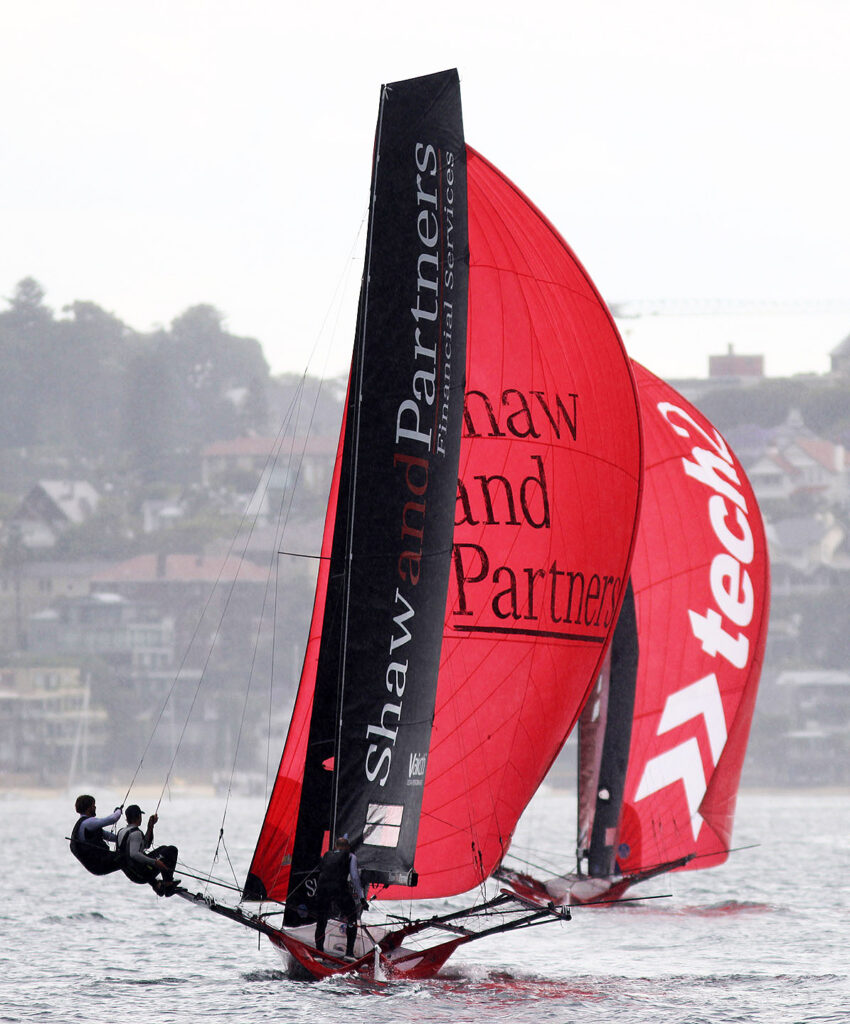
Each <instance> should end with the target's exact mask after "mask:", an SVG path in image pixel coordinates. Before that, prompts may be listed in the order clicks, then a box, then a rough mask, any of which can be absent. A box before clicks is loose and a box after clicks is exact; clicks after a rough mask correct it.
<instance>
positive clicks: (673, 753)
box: [635, 672, 726, 841]
mask: <svg viewBox="0 0 850 1024" xmlns="http://www.w3.org/2000/svg"><path fill="white" fill-rule="evenodd" d="M700 717H701V718H703V719H704V720H705V731H706V733H707V734H708V745H709V749H710V750H711V762H712V766H714V765H716V764H717V762H718V760H719V758H720V755H721V753H722V752H723V748H724V746H725V745H726V718H725V715H724V713H723V701H722V700H721V698H720V687H719V686H718V685H717V677H716V676H715V675H714V673H713V672H712V673H711V675H707V676H704V677H703V678H702V679H698V680H697V681H696V682H695V683H691V684H690V686H686V687H685V688H684V689H683V690H677V691H676V693H671V694H670V696H669V697H668V698H667V701H666V703H665V705H664V711H663V713H662V715H661V721H660V722H659V723H658V732H657V735H658V736H662V735H663V734H664V733H665V732H669V731H670V730H671V729H675V728H676V727H677V726H679V725H684V723H685V722H689V721H691V720H692V719H697V718H700ZM674 782H681V783H682V785H683V786H684V787H685V799H686V800H687V803H688V812H689V814H690V816H691V828H692V829H693V833H694V841H696V840H697V839H698V838H699V833H700V829H701V828H702V818H701V817H700V815H699V813H698V811H699V806H700V803H702V798H703V797H704V796H705V790H706V786H707V783H706V779H705V770H704V769H703V766H702V756H701V754H700V749H699V743H698V742H697V739H696V736H691V737H690V738H689V739H687V740H684V741H683V742H682V743H680V744H678V745H677V746H675V747H672V748H671V749H670V750H667V751H665V752H664V753H663V754H659V755H658V756H657V757H653V758H651V759H650V760H649V761H647V762H646V766H645V767H644V770H643V775H642V776H641V780H640V783H639V784H638V788H637V792H636V793H635V801H638V800H643V799H644V797H647V796H650V795H651V794H652V793H657V792H658V791H659V790H661V789H664V788H665V787H667V786H670V785H672V784H673V783H674Z"/></svg>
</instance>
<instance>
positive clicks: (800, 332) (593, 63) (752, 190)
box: [0, 0, 850, 377]
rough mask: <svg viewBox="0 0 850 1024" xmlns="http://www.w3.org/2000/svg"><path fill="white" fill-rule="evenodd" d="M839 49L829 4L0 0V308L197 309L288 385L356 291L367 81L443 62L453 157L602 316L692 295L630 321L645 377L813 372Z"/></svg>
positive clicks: (835, 5)
mask: <svg viewBox="0 0 850 1024" xmlns="http://www.w3.org/2000/svg"><path fill="white" fill-rule="evenodd" d="M848 53H850V3H848V2H847V0H805V2H804V0H799V2H794V0H734V2H730V0H714V2H712V3H691V2H687V0H644V2H641V3H635V2H634V0H583V2H582V3H576V2H574V0H558V2H555V0H553V2H549V3H543V2H539V0H520V2H515V3H511V4H506V3H500V2H498V0H488V2H482V0H469V2H465V3H464V2H462V0H456V2H454V3H446V2H443V0H432V2H428V0H423V2H421V3H416V4H414V3H403V2H399V0H391V2H382V0H361V2H359V3H350V2H348V3H342V2H339V0H331V2H329V3H315V4H297V5H296V4H289V3H282V2H271V0H232V2H230V0H228V2H223V0H147V2H145V3H144V4H142V3H132V2H129V0H124V2H118V3H116V2H115V0H26V2H19V3H15V4H12V3H6V4H4V5H3V11H2V13H1V14H0V96H2V97H3V99H2V118H1V119H0V171H1V172H2V195H3V213H2V228H0V239H2V241H0V295H2V296H5V297H8V296H9V295H10V294H11V293H12V291H13V289H14V286H15V284H16V283H17V282H18V281H19V280H20V279H21V278H22V277H24V276H34V277H35V278H37V279H38V280H39V281H40V282H41V284H42V286H43V287H44V288H45V290H46V292H47V302H48V304H49V305H51V306H52V307H53V308H54V309H56V310H59V309H61V308H62V306H63V305H65V304H67V303H69V302H71V301H73V300H75V299H89V300H92V301H94V302H97V303H98V304H100V305H101V306H103V307H105V308H106V309H108V310H110V311H111V312H113V313H115V314H116V315H118V316H120V317H121V318H122V319H123V320H125V321H126V322H127V323H129V324H130V325H131V326H132V327H134V328H136V329H138V330H146V329H149V328H150V327H152V326H154V325H156V324H167V323H169V322H170V321H171V320H172V319H173V318H174V317H175V316H177V315H178V314H179V313H181V312H182V311H183V310H184V309H186V308H187V307H188V306H190V305H194V304H196V303H199V302H208V303H211V304H212V305H214V306H216V307H217V308H218V309H220V310H221V311H222V313H223V314H224V315H225V317H226V320H227V324H228V327H229V329H230V330H232V331H233V332H234V333H236V334H242V335H250V336H253V337H256V338H258V339H259V340H260V341H261V342H262V344H263V348H264V350H265V352H266V356H267V358H268V360H269V362H270V364H271V365H272V368H273V369H274V370H275V371H280V370H296V371H300V370H302V369H304V367H305V365H306V362H307V358H308V353H309V352H310V350H311V348H312V347H313V346H314V345H315V343H316V342H317V339H318V338H319V336H320V333H321V330H322V324H323V322H326V318H327V317H328V316H330V318H331V320H333V318H334V317H335V316H336V315H337V314H336V313H335V312H330V314H329V310H331V303H332V298H333V295H334V293H335V291H336V290H337V288H338V286H339V284H340V281H341V280H342V279H344V278H346V277H347V278H348V279H350V280H351V281H353V282H355V284H356V280H357V277H358V276H359V271H360V253H359V250H358V248H357V244H358V243H357V239H358V234H359V233H360V234H361V239H362V233H361V230H360V229H361V225H362V222H363V218H364V216H365V212H366V205H367V200H368V189H369V174H370V161H371V149H372V137H373V132H374V125H375V118H376V114H377V102H378V95H379V87H380V84H381V83H382V82H385V81H394V80H396V79H401V78H408V77H411V76H414V75H418V74H425V73H428V72H431V71H437V70H441V69H443V68H446V67H457V68H458V69H459V71H460V75H461V82H462V91H463V104H464V122H465V128H466V135H467V139H468V141H469V142H470V143H471V144H472V145H474V146H475V147H476V148H477V149H479V150H480V151H481V152H483V153H484V154H485V155H486V156H487V157H488V158H489V159H491V160H492V161H493V162H494V163H496V164H497V165H498V166H499V167H500V168H501V169H502V170H503V171H504V172H505V173H506V174H507V175H508V176H509V177H511V178H512V179H513V180H514V181H515V182H516V184H517V185H518V186H519V187H520V188H522V189H523V190H524V191H525V192H526V193H527V195H529V197H530V198H531V199H532V200H533V201H534V202H535V203H537V205H538V206H540V208H541V209H542V210H543V212H544V213H545V214H546V215H547V216H548V217H549V219H550V220H551V221H552V222H553V223H554V224H555V225H556V227H558V229H559V230H560V231H561V233H562V234H563V235H564V237H565V238H566V239H567V241H568V242H569V243H570V244H571V245H572V247H573V248H574V249H575V251H576V253H577V254H578V256H579V258H580V259H581V260H582V262H583V263H584V265H585V266H586V268H587V270H588V271H589V273H590V275H591V276H592V277H593V279H594V281H595V282H596V284H597V286H598V287H599V289H600V291H601V292H602V294H603V296H604V297H605V298H606V299H607V300H608V301H609V302H611V303H619V302H623V301H626V300H653V301H655V300H659V301H660V300H664V301H666V302H668V303H669V302H671V301H674V300H691V299H700V300H705V301H704V303H703V304H702V305H701V306H700V307H698V311H699V312H700V313H701V314H703V315H699V316H696V315H687V316H684V315H682V316H677V317H647V316H644V317H641V318H639V319H637V320H629V321H623V322H622V326H623V327H624V331H625V336H626V340H627V344H628V346H629V347H630V350H631V351H632V354H633V355H635V356H636V358H638V359H640V360H641V361H643V362H644V363H646V365H648V366H649V367H650V368H651V369H653V370H654V371H655V372H657V373H660V374H662V375H664V376H668V377H669V376H683V375H688V374H694V375H697V374H700V375H702V374H704V372H705V369H706V365H707V361H706V357H707V354H708V353H709V352H718V351H723V350H725V348H726V345H727V344H728V343H733V344H735V347H736V349H737V350H738V351H742V352H750V351H761V352H764V354H765V356H766V364H767V369H768V372H769V373H772V374H784V373H790V372H794V371H806V370H815V371H821V370H825V369H826V368H827V365H828V360H827V353H828V352H829V350H830V349H831V348H833V347H834V346H835V345H836V344H837V343H838V342H839V341H840V340H841V339H842V338H843V337H844V336H845V335H847V334H848V333H850V196H848V193H850V186H848V167H850V132H848V130H847V123H848V114H847V107H848V99H850V88H848V86H850V59H848ZM361 244H362V240H361ZM355 291H356V287H355V286H353V285H351V286H349V290H348V294H349V295H350V294H353V293H354V292H355ZM735 301H742V302H743V303H744V304H745V308H747V310H748V311H747V315H746V316H742V317H738V318H737V319H734V320H732V321H730V320H729V318H728V317H726V316H720V315H718V313H719V312H726V311H728V308H729V304H730V303H733V302H735ZM345 302H346V303H347V305H345V306H344V307H343V309H342V313H341V314H340V319H339V324H340V326H339V332H338V333H339V334H340V335H341V336H342V338H343V339H344V342H343V344H342V349H343V350H344V349H345V348H346V347H347V346H348V345H349V344H350V336H351V332H352V329H353V328H352V324H351V323H350V322H349V320H350V317H349V312H350V308H351V302H352V300H351V298H350V297H349V298H348V299H346V300H345ZM751 303H752V304H762V303H765V304H767V305H766V306H764V307H761V306H758V307H757V308H766V309H768V310H770V311H771V315H770V316H767V317H765V316H761V315H758V314H754V313H752V311H750V310H749V304H751ZM771 304H772V305H771ZM672 308H674V309H676V308H677V307H675V306H674V307H672ZM683 310H684V312H689V311H690V313H693V307H690V306H687V305H685V306H684V307H681V308H679V312H680V313H681V312H682V311H683ZM322 358H324V357H322ZM327 358H328V360H329V362H328V363H327V365H328V367H329V368H330V369H331V370H335V371H338V370H341V369H343V368H344V367H345V365H346V360H347V357H346V356H345V355H343V354H342V351H335V352H334V353H332V354H331V355H330V356H328V357H327ZM312 369H313V370H316V371H319V370H321V366H317V365H316V363H315V361H314V363H313V366H312Z"/></svg>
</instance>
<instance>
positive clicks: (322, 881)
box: [316, 836, 369, 957]
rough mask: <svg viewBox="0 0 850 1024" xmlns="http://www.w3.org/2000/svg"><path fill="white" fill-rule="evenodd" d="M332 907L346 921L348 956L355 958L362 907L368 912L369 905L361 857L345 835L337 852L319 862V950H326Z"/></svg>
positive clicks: (317, 918)
mask: <svg viewBox="0 0 850 1024" xmlns="http://www.w3.org/2000/svg"><path fill="white" fill-rule="evenodd" d="M349 880H350V881H351V885H349ZM352 890H353V892H352ZM355 897H356V898H357V903H356V904H355V901H354V899H355ZM332 906H336V908H337V910H338V911H339V914H340V916H341V918H342V920H343V921H345V955H346V956H347V957H353V956H354V940H355V939H356V938H357V918H358V908H359V909H362V910H367V909H368V907H369V904H368V903H367V902H366V900H365V899H364V898H363V886H362V885H361V884H360V872H359V870H358V868H357V857H356V856H355V855H354V854H353V853H352V852H351V844H350V843H349V841H348V839H347V838H346V837H345V836H340V837H339V839H337V841H336V842H335V843H334V849H333V850H328V852H327V853H326V854H325V855H324V856H323V857H322V859H321V861H320V862H319V882H318V886H317V888H316V949H318V950H323V949H324V948H325V929H326V927H327V923H328V918H329V917H330V916H331V907H332Z"/></svg>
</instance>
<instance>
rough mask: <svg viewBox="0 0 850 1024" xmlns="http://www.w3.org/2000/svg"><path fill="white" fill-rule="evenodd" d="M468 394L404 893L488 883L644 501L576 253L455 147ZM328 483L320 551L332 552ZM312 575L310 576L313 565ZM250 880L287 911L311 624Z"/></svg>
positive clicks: (568, 702)
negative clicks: (436, 672) (435, 677)
mask: <svg viewBox="0 0 850 1024" xmlns="http://www.w3.org/2000/svg"><path fill="white" fill-rule="evenodd" d="M467 160H468V163H467V176H468V204H469V250H470V258H469V259H470V267H469V314H468V332H467V364H466V374H467V378H466V379H467V387H466V391H467V397H466V409H465V416H464V429H463V438H462V442H461V464H460V472H459V475H460V480H459V485H458V505H457V517H456V525H455V536H454V550H453V553H452V566H453V567H452V571H451V574H450V582H449V595H448V602H447V610H446V627H445V633H444V639H443V651H442V659H441V666H440V677H439V683H438V690H437V703H436V709H435V717H434V723H433V728H432V733H431V747H430V752H429V753H428V761H427V769H426V775H425V787H424V794H423V804H422V814H421V817H420V823H419V835H418V841H417V850H416V865H415V866H416V870H417V872H418V874H419V883H418V885H417V886H416V887H415V888H410V889H408V888H403V887H400V886H391V887H390V888H389V889H387V890H386V892H385V895H386V896H387V897H388V898H402V897H414V898H428V897H433V896H445V895H451V894H455V893H460V892H465V891H467V890H469V889H472V888H474V887H475V886H476V885H478V884H479V883H481V882H483V881H484V879H486V878H487V877H488V875H489V874H490V872H491V871H492V870H493V868H494V867H495V865H496V864H497V863H498V861H499V860H500V859H501V857H502V856H503V854H504V853H505V851H506V850H507V847H508V845H509V843H510V839H511V835H512V833H513V829H514V827H515V825H516V822H517V820H518V818H519V816H520V814H521V813H522V811H523V809H524V808H525V806H526V805H527V803H528V801H529V800H530V799H531V797H532V796H533V794H534V792H535V791H536V789H537V788H538V786H539V785H540V783H541V781H542V779H543V777H544V776H545V774H546V772H547V770H548V768H549V767H550V765H551V763H552V761H553V760H554V758H555V756H556V755H557V753H558V751H559V749H560V747H561V745H562V744H563V742H564V740H565V738H566V736H567V735H568V733H569V731H570V730H571V728H572V727H573V725H574V723H575V720H576V718H577V716H578V713H579V710H580V708H581V706H582V704H583V702H584V699H585V696H586V694H587V691H588V689H589V687H590V686H591V684H592V682H593V680H594V678H595V675H596V672H597V670H598V668H599V665H600V663H601V660H602V658H603V656H604V653H605V649H606V645H607V643H608V640H609V638H610V635H611V632H612V629H613V626H614V623H615V622H616V619H617V614H618V611H619V608H620V603H621V600H622V596H623V592H624V586H625V581H626V580H627V578H628V574H629V564H630V560H631V555H632V549H633V546H634V538H635V531H636V520H637V513H638V506H639V501H640V491H641V466H642V451H641V432H640V421H639V414H638V408H637V394H636V389H635V385H634V381H633V378H632V373H631V368H630V365H629V361H628V358H627V356H626V354H625V351H624V349H623V346H622V342H621V340H620V337H619V334H618V332H617V329H616V327H615V325H614V322H613V320H612V318H611V316H610V314H609V312H608V310H607V308H606V307H605V304H604V303H603V301H602V300H601V298H600V296H599V294H598V293H597V291H596V289H595V287H594V285H593V284H592V282H591V281H590V279H589V277H588V276H587V274H586V272H585V271H584V269H583V267H582V266H581V264H580V263H579V262H578V260H577V259H576V257H575V255H574V254H573V252H572V251H571V249H570V248H569V246H568V245H567V244H566V243H565V242H564V240H563V239H562V238H561V236H560V235H559V234H558V233H557V231H555V229H554V228H553V227H552V226H551V224H550V223H549V222H548V221H547V220H546V218H545V217H544V216H543V215H542V214H541V213H540V212H539V211H538V210H537V209H536V207H535V206H534V205H533V204H532V203H531V202H529V200H528V199H527V198H526V197H525V196H524V195H523V194H522V193H521V192H520V191H519V190H518V189H517V188H516V187H515V186H514V185H513V184H512V183H511V182H510V181H508V179H507V178H505V177H504V176H503V175H502V174H501V173H500V172H499V171H498V170H497V169H496V168H495V167H493V166H492V165H491V164H490V163H488V162H487V161H486V160H485V159H484V158H483V157H481V156H480V155H479V154H477V153H476V152H475V151H474V150H471V149H469V148H467ZM336 491H337V480H336V478H335V481H334V486H333V490H332V494H331V507H330V508H329V513H328V520H327V522H328V526H326V531H325V538H324V545H323V554H325V555H327V554H328V553H329V549H330V542H331V538H330V531H331V527H332V523H333V517H334V506H335V502H336ZM326 565H327V562H326V561H323V562H322V566H323V567H324V566H326ZM326 583H327V579H326V572H325V570H324V568H323V571H322V573H320V577H319V591H318V594H317V599H316V608H315V610H314V615H313V623H312V627H311V633H310V642H309V647H308V651H307V657H306V661H305V667H304V672H303V675H302V679H301V685H300V689H299V695H298V699H297V703H296V707H295V711H294V714H293V719H292V724H291V727H290V731H289V735H288V738H287V742H286V748H285V750H284V754H283V759H282V762H281V766H280V770H279V774H278V779H277V783H276V785H275V789H274V793H273V796H272V801H271V803H270V805H269V809H268V813H267V816H266V821H265V823H264V826H263V830H262V832H261V835H260V839H259V842H258V846H257V850H256V852H255V854H254V860H253V863H252V865H251V873H252V874H255V875H257V876H258V877H260V878H262V879H263V881H264V884H265V887H266V890H267V892H268V897H269V898H270V899H278V900H280V899H283V898H284V896H285V894H286V889H287V882H288V865H289V862H290V858H291V854H292V846H293V833H294V830H295V822H296V817H297V811H298V803H299V798H300V774H301V770H302V766H303V763H304V756H305V749H306V742H307V731H308V728H309V718H310V709H311V701H312V692H313V685H314V681H315V671H316V660H317V652H318V646H319V640H320V637H319V631H320V629H321V623H322V616H323V610H324V587H325V586H326Z"/></svg>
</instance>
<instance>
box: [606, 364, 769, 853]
mask: <svg viewBox="0 0 850 1024" xmlns="http://www.w3.org/2000/svg"><path fill="white" fill-rule="evenodd" d="M633 366H634V371H635V377H636V380H637V384H638V390H639V392H640V401H641V411H642V419H643V429H644V446H645V447H644V451H645V462H644V494H643V503H642V508H641V518H640V529H639V531H638V541H637V546H636V548H635V556H634V561H633V563H632V584H633V586H634V592H635V601H636V609H637V632H638V638H639V646H640V655H639V662H638V677H637V693H636V698H635V712H634V725H633V730H632V738H631V755H630V759H629V769H628V775H627V778H626V790H625V802H624V806H623V814H622V819H621V825H620V833H619V851H618V858H617V859H618V864H619V867H620V870H621V871H622V872H624V873H630V872H632V871H637V870H639V869H642V868H647V867H651V866H653V865H656V864H660V863H663V862H666V861H670V860H674V859H676V858H678V857H681V856H687V855H688V854H692V853H693V854H695V858H694V859H693V860H692V861H691V862H690V863H689V864H688V867H689V868H702V867H708V866H710V865H712V864H717V863H720V862H721V861H723V860H725V859H726V856H727V853H726V851H728V849H729V844H730V841H731V835H732V820H733V816H734V812H735V801H736V797H737V792H738V782H739V780H740V776H741V769H742V766H743V761H744V755H745V752H746V745H747V739H748V736H749V730H750V721H751V719H752V715H753V709H754V707H755V700H756V690H757V687H758V681H759V675H760V673H761V665H762V659H763V656H764V645H765V640H766V637H767V621H768V611H769V605H770V570H769V563H768V554H767V544H766V540H765V534H764V526H763V524H762V520H761V515H760V513H759V509H758V504H757V503H756V498H755V495H754V494H753V490H752V488H751V486H750V484H749V481H748V480H747V478H746V475H745V473H744V470H743V468H742V467H741V464H740V462H739V461H738V459H737V458H736V457H735V455H734V453H733V452H732V451H731V449H730V448H729V446H728V445H727V444H726V442H725V441H724V440H723V438H722V437H721V436H720V434H719V433H718V431H717V430H715V428H714V427H713V426H712V425H711V424H710V423H709V421H708V420H707V419H706V418H705V417H704V416H703V415H702V414H701V413H700V412H699V411H698V410H696V409H695V408H694V407H693V406H692V405H691V404H690V403H689V402H687V401H686V400H685V399H684V398H683V397H682V396H681V395H679V394H678V393H677V392H676V391H674V390H673V388H671V387H670V386H669V385H668V384H666V383H665V382H664V381H662V380H659V379H658V378H657V377H655V376H654V375H653V374H651V373H650V372H649V371H648V370H646V369H644V368H643V367H642V366H639V365H638V364H637V363H633Z"/></svg>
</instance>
